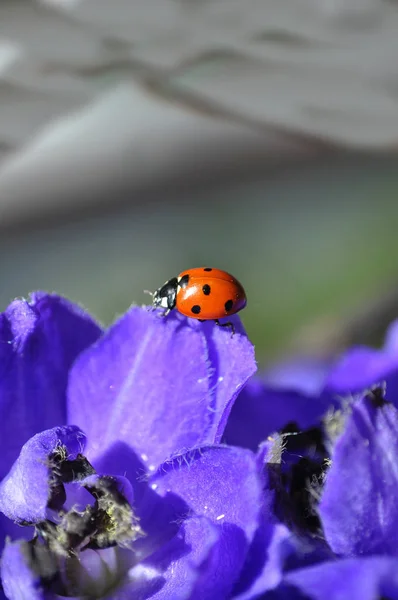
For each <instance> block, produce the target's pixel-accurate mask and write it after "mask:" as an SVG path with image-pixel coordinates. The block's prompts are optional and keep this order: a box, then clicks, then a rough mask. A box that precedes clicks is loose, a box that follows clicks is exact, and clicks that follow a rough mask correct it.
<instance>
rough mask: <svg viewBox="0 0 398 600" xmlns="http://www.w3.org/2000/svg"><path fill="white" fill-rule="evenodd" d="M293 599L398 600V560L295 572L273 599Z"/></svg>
mask: <svg viewBox="0 0 398 600" xmlns="http://www.w3.org/2000/svg"><path fill="white" fill-rule="evenodd" d="M271 597H272V598H273V599H274V598H275V600H277V599H279V598H280V599H281V600H282V599H285V598H289V599H290V598H291V600H295V599H297V600H302V599H303V598H310V599H311V600H325V598H327V599H328V600H340V599H341V598H350V600H378V598H389V599H391V600H398V561H397V559H396V558H388V557H378V556H377V557H371V558H361V559H358V558H356V559H346V560H340V561H333V562H327V563H323V564H319V565H315V566H313V567H309V568H306V569H299V570H297V571H291V572H290V573H288V574H287V575H286V577H285V579H284V585H283V586H281V588H280V590H279V595H278V594H277V595H273V596H270V598H271Z"/></svg>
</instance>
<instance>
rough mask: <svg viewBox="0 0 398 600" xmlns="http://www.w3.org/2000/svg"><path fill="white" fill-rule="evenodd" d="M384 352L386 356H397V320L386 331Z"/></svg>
mask: <svg viewBox="0 0 398 600" xmlns="http://www.w3.org/2000/svg"><path fill="white" fill-rule="evenodd" d="M384 351H385V352H387V353H388V354H397V352H398V319H396V320H395V321H393V322H392V323H391V324H390V326H389V327H388V329H387V332H386V336H385V340H384Z"/></svg>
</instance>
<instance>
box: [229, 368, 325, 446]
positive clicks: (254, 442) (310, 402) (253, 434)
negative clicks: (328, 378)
mask: <svg viewBox="0 0 398 600" xmlns="http://www.w3.org/2000/svg"><path fill="white" fill-rule="evenodd" d="M329 406H330V404H329V401H328V400H327V399H326V397H324V396H320V397H312V396H309V395H305V394H303V393H301V392H297V391H293V390H287V389H286V390H283V389H275V388H272V387H270V386H269V385H267V384H265V383H264V382H263V381H261V380H260V379H251V380H250V381H249V382H248V383H247V385H246V386H245V387H244V389H243V390H242V391H241V393H240V394H239V396H238V398H237V400H236V402H235V405H234V407H233V409H232V411H231V415H230V417H229V420H228V424H227V427H226V430H225V435H224V439H225V441H226V443H227V444H231V445H234V446H242V447H244V448H250V449H251V450H254V451H256V450H257V448H258V446H259V444H260V443H261V442H263V441H264V440H266V438H267V437H268V436H269V435H270V434H272V433H274V432H277V431H280V430H282V429H283V428H284V427H286V426H287V425H291V424H292V423H295V424H296V425H297V426H298V428H299V429H307V428H308V427H311V426H313V425H315V424H317V423H319V422H320V420H321V418H322V417H323V416H324V415H325V413H326V412H327V410H328V409H329Z"/></svg>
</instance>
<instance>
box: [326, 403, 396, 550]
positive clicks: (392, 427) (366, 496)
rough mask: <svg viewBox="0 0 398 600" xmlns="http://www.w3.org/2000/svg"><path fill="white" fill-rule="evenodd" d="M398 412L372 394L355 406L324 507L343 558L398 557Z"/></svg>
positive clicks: (340, 442) (337, 452) (329, 536)
mask: <svg viewBox="0 0 398 600" xmlns="http://www.w3.org/2000/svg"><path fill="white" fill-rule="evenodd" d="M397 465H398V411H397V409H396V408H395V407H394V406H393V405H392V404H389V403H385V402H383V401H382V400H381V399H380V398H378V397H376V396H373V395H371V394H369V395H368V396H366V397H364V398H362V399H361V400H360V401H358V402H356V403H355V404H354V405H353V406H352V414H351V415H350V416H349V417H348V418H347V421H346V424H345V429H344V432H343V434H342V435H341V437H340V438H339V439H338V440H337V442H336V445H335V448H334V453H333V456H332V466H331V467H330V469H329V471H328V473H327V476H326V483H325V487H324V491H323V495H322V498H321V502H320V505H319V512H320V516H321V519H322V524H323V528H324V531H325V535H326V539H327V541H328V543H329V544H330V546H331V548H332V549H333V550H334V551H335V552H336V553H338V554H343V555H346V556H352V555H358V554H371V553H374V554H375V553H379V554H384V553H389V554H397V553H398V547H397V538H396V531H397V529H398V504H397V501H396V498H397V496H398V467H397Z"/></svg>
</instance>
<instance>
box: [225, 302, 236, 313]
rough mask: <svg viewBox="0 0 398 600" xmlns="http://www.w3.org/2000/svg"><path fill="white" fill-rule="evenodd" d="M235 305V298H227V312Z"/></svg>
mask: <svg viewBox="0 0 398 600" xmlns="http://www.w3.org/2000/svg"><path fill="white" fill-rule="evenodd" d="M233 305H234V301H233V300H227V301H226V303H225V304H224V308H225V312H227V313H228V312H229V311H230V310H231V309H232V307H233Z"/></svg>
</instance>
